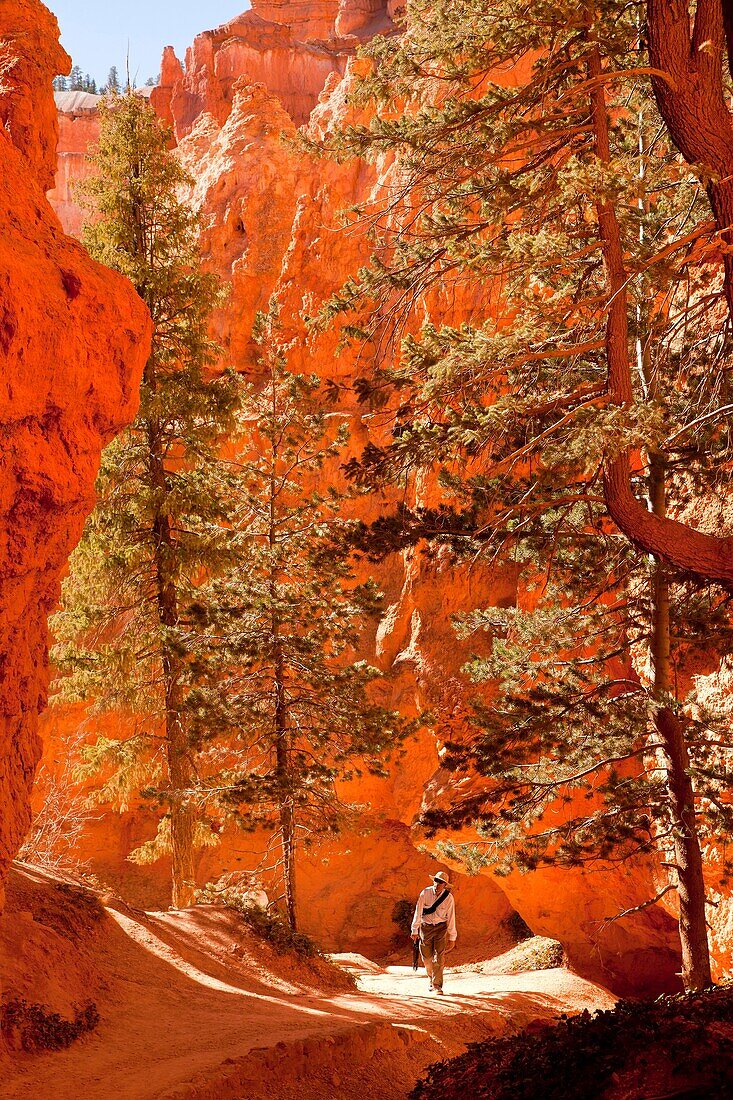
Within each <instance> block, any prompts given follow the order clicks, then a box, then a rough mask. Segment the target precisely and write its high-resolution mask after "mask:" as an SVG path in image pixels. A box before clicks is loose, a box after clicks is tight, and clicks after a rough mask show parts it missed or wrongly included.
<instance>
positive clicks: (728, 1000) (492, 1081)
mask: <svg viewBox="0 0 733 1100" xmlns="http://www.w3.org/2000/svg"><path fill="white" fill-rule="evenodd" d="M732 1014H733V990H731V987H730V986H726V987H724V988H722V989H715V990H712V989H710V990H706V991H704V992H701V993H694V994H685V995H679V996H675V997H660V998H658V999H657V1000H656V1001H642V1002H638V1001H620V1002H619V1003H618V1005H617V1006H616V1007H615V1008H614V1009H611V1010H608V1011H604V1012H596V1013H594V1014H593V1015H591V1014H590V1013H589V1012H587V1011H586V1012H583V1013H581V1014H580V1015H579V1016H574V1017H571V1018H567V1017H561V1019H560V1022H559V1023H558V1024H556V1025H554V1026H553V1025H550V1026H547V1027H545V1028H543V1029H542V1030H541V1031H539V1032H536V1031H534V1032H524V1033H523V1034H522V1035H519V1036H516V1035H513V1036H510V1037H508V1038H500V1039H489V1040H487V1041H486V1042H483V1043H471V1044H469V1047H468V1051H467V1052H466V1054H462V1055H460V1057H458V1058H455V1059H453V1060H452V1061H448V1062H439V1063H437V1064H436V1065H434V1066H431V1067H430V1070H429V1071H428V1075H427V1077H426V1078H425V1079H424V1080H422V1081H420V1082H418V1084H417V1085H416V1087H415V1089H414V1090H413V1092H412V1093H411V1096H412V1100H438V1098H440V1100H458V1098H459V1097H465V1096H470V1097H471V1098H472V1100H587V1098H588V1097H591V1096H593V1097H596V1096H598V1097H600V1096H606V1095H609V1096H611V1095H614V1096H615V1095H616V1092H615V1091H614V1085H620V1086H621V1087H622V1088H624V1093H623V1094H624V1095H634V1096H651V1095H655V1096H656V1095H660V1096H662V1095H664V1096H671V1095H675V1096H676V1095H679V1096H683V1095H684V1096H689V1097H690V1098H693V1097H699V1098H700V1100H702V1098H703V1097H705V1098H707V1097H709V1098H710V1100H715V1098H719V1100H723V1098H724V1097H726V1096H729V1095H730V1089H731V1086H733V1031H732V1030H731V1019H732V1018H733V1015H732ZM687 1090H689V1091H687ZM619 1095H621V1092H619Z"/></svg>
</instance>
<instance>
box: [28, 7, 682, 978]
mask: <svg viewBox="0 0 733 1100" xmlns="http://www.w3.org/2000/svg"><path fill="white" fill-rule="evenodd" d="M393 10H394V9H393V6H392V5H387V4H386V3H383V2H379V0H373V2H372V0H363V2H359V0H323V2H321V3H314V2H312V0H309V2H306V0H303V2H299V0H293V2H287V0H280V2H277V0H271V2H269V3H266V2H264V0H258V2H256V3H255V4H254V8H253V11H252V12H248V13H246V14H245V15H244V16H242V17H241V18H239V19H235V20H233V21H232V22H230V23H228V24H226V25H225V26H223V27H220V28H218V29H217V30H215V31H211V32H207V33H205V34H202V35H200V36H199V37H198V38H197V39H196V41H195V43H194V45H193V46H192V48H191V49H190V50H189V51H188V53H187V57H186V66H185V70H184V68H183V67H182V66H181V65H180V63H179V62H178V60H177V59H176V58H175V56H174V54H173V52H172V51H171V50H167V51H166V53H165V55H164V60H163V70H162V80H161V86H160V87H159V88H157V89H156V90H155V91H154V93H153V96H152V102H153V103H154V105H155V107H156V110H158V112H159V113H160V114H161V116H162V117H164V118H165V119H166V120H167V121H168V122H169V123H170V125H171V126H172V127H173V129H174V133H175V135H176V140H177V144H178V151H179V155H180V157H181V159H182V161H183V163H184V164H185V166H186V167H187V168H188V169H189V171H190V172H191V175H192V177H193V178H194V180H195V185H194V187H193V190H192V195H191V201H192V203H193V204H194V205H195V206H196V208H197V209H199V210H200V212H201V214H202V224H203V232H202V248H203V253H204V257H205V261H206V263H207V264H208V265H209V266H210V267H211V268H212V269H213V270H215V271H216V272H217V273H218V274H219V275H220V277H221V278H222V280H223V281H224V282H225V284H227V285H228V286H229V288H230V294H229V296H228V298H227V300H226V302H225V304H224V305H223V306H222V308H221V309H220V310H219V312H218V314H217V315H216V317H215V326H216V330H217V332H216V334H217V337H218V339H219V340H220V342H221V343H222V346H223V347H224V349H225V353H226V358H227V359H228V360H229V361H230V362H232V363H233V364H234V365H235V366H236V367H237V368H238V369H239V370H244V371H246V370H249V369H251V368H252V367H253V363H254V347H253V344H252V341H251V329H252V322H253V318H254V315H255V312H256V311H257V310H258V309H262V308H264V307H266V305H267V303H268V301H269V299H270V297H271V296H272V295H273V294H274V295H275V296H276V297H277V300H278V302H279V304H280V310H281V316H282V319H283V323H284V326H285V330H286V336H287V337H288V339H292V340H293V341H294V346H293V350H292V352H291V366H292V367H293V369H296V370H303V371H309V372H310V371H316V372H318V373H319V374H320V375H321V376H322V377H324V378H326V379H328V380H330V381H332V382H335V383H337V384H338V383H340V382H349V383H350V382H353V380H354V379H355V378H358V377H360V376H364V375H369V374H370V373H371V372H372V371H373V370H374V368H375V366H377V365H379V363H380V362H381V360H382V358H383V357H384V356H388V355H389V354H390V349H389V348H386V347H375V346H367V347H359V348H351V349H347V350H343V349H342V350H339V351H338V352H337V348H338V346H339V338H340V332H339V331H338V328H337V327H333V328H331V329H330V330H327V331H322V330H315V329H313V328H312V327H310V326H309V325H308V319H309V317H312V316H313V315H314V314H315V313H316V312H317V311H318V308H319V306H320V304H321V303H322V301H323V300H324V299H325V298H326V297H327V296H328V295H329V294H330V293H331V292H332V291H334V290H336V289H338V288H339V287H340V286H341V285H342V284H343V282H344V280H345V279H346V278H347V277H348V276H349V275H350V274H352V273H353V272H354V271H355V270H356V268H358V266H359V265H360V263H362V262H363V260H364V257H365V255H366V250H367V242H366V241H365V235H364V228H363V227H362V226H353V225H352V226H350V227H349V228H346V229H344V227H343V223H342V218H341V211H343V210H344V209H347V208H349V207H351V206H352V205H353V204H355V203H361V202H365V201H368V202H370V203H373V204H375V205H377V206H378V205H379V204H380V203H382V202H383V201H384V195H385V194H386V193H387V192H388V189H389V186H390V181H391V178H392V172H393V166H392V165H391V163H390V162H389V160H386V159H385V160H383V161H381V162H377V163H374V164H365V163H360V162H352V163H349V164H341V165H338V164H334V163H332V162H328V161H315V160H313V159H312V158H311V157H310V156H308V155H307V154H306V153H305V152H303V151H302V150H300V149H299V148H298V147H297V145H296V144H295V142H294V140H293V139H294V138H295V136H296V128H297V126H298V125H300V124H301V123H303V122H306V121H307V123H308V125H309V126H310V127H311V128H312V129H313V130H314V131H316V132H321V133H322V132H325V131H327V130H328V129H329V128H330V127H331V126H332V125H334V123H337V122H341V121H343V120H344V119H345V118H346V117H348V112H349V110H350V108H348V106H347V96H346V93H347V91H348V89H349V87H350V86H351V85H352V83H353V80H354V76H355V72H356V67H357V66H358V64H359V63H358V62H356V61H354V60H353V54H354V51H355V47H356V45H357V43H358V38H359V36H360V35H368V34H369V33H372V32H373V31H374V30H378V29H384V28H385V27H388V26H389V23H388V19H389V16H390V14H393ZM78 121H79V120H78V119H70V118H68V117H63V118H62V126H63V127H64V128H65V133H67V134H68V135H69V137H70V139H71V137H72V136H73V137H74V140H75V141H76V143H77V144H76V145H74V144H73V142H71V141H70V144H69V145H68V146H65V153H64V158H66V159H64V158H62V160H61V163H60V175H59V179H60V180H62V182H63V184H64V186H66V184H67V183H68V179H69V177H72V176H73V175H74V172H75V171H77V170H78V171H82V172H83V167H81V162H79V161H71V160H70V159H68V158H69V157H71V156H73V157H76V156H78V154H79V153H81V152H83V151H84V149H85V148H86V143H87V141H88V136H87V134H86V132H85V130H84V128H83V127H79V128H78V129H74V127H76V126H77V125H78ZM284 139H285V140H284ZM57 189H58V190H57V194H58V195H59V198H58V199H57V209H58V210H59V212H60V213H61V215H62V216H63V217H64V219H65V221H66V224H67V225H68V226H69V227H75V224H76V222H75V218H76V216H77V215H76V213H75V210H74V207H73V202H72V203H71V204H70V203H69V202H68V191H65V192H63V194H64V195H65V196H66V197H65V198H62V197H61V189H60V186H59V183H57ZM479 292H480V290H479V291H477V292H476V293H479ZM475 304H476V302H475V300H474V298H473V296H471V295H469V294H468V293H467V292H466V291H465V290H464V291H463V292H462V294H461V295H459V296H458V297H455V296H453V297H450V299H449V295H448V294H445V295H444V296H442V297H441V296H440V295H438V296H437V297H436V301H435V308H436V310H439V311H441V313H442V314H443V316H444V317H446V319H450V318H452V319H455V320H457V321H459V320H460V318H461V316H464V315H465V314H466V313H467V312H469V311H470V310H471V309H472V308H473V306H474V305H475ZM336 411H338V412H339V413H341V414H342V415H346V416H348V417H349V419H350V425H351V432H352V446H353V449H354V451H355V452H360V451H361V449H362V447H363V445H364V444H365V443H366V442H367V441H368V440H370V439H371V440H374V441H376V442H379V440H380V438H382V437H383V433H384V432H385V431H386V430H388V425H387V423H386V422H385V418H384V417H380V415H379V413H374V412H372V411H369V410H366V409H364V408H362V407H359V406H358V405H357V404H356V402H355V399H354V396H353V392H352V391H350V390H348V389H346V388H344V390H343V392H342V396H341V400H340V404H339V405H338V406H337V410H336ZM404 491H406V492H407V493H408V495H409V497H410V499H411V500H412V501H415V502H418V503H422V504H431V503H435V502H436V499H437V488H436V486H435V485H434V484H433V483H432V481H431V480H430V479H429V478H419V479H418V480H417V482H416V483H414V484H410V485H408V486H407V487H406V488H404ZM399 492H400V493H402V492H403V487H400V490H399ZM390 506H391V502H390V501H389V500H387V499H379V498H374V497H372V498H370V499H369V501H368V504H367V505H365V508H367V509H368V510H366V511H365V512H364V514H363V518H364V519H372V518H374V516H375V515H377V514H378V513H379V511H380V510H386V509H388V508H389V507H390ZM377 579H378V581H379V583H380V585H381V587H382V589H383V591H384V593H385V602H386V611H385V614H384V616H383V619H382V622H381V623H380V624H379V627H378V629H377V630H376V632H375V633H374V635H373V636H372V637H370V638H368V639H366V640H365V645H366V646H367V651H368V654H369V657H370V659H371V660H373V661H375V662H376V663H378V664H380V665H381V667H382V668H384V669H385V671H389V673H390V675H391V678H392V679H391V683H392V702H393V704H395V705H399V706H400V707H401V708H402V709H403V710H405V711H406V712H408V713H409V712H412V711H414V708H415V705H416V703H419V704H422V705H424V704H427V705H432V704H434V703H435V702H440V703H441V705H442V707H443V708H445V709H446V710H448V711H451V710H453V711H454V712H456V713H459V712H460V707H461V699H462V693H463V685H462V681H461V676H460V668H461V666H462V664H463V663H464V662H465V660H466V658H467V656H468V651H467V649H466V648H464V647H462V646H461V645H459V644H458V642H457V640H456V636H455V633H454V631H453V629H452V625H451V619H452V616H453V615H454V614H456V613H460V612H461V611H467V610H469V609H471V608H474V607H477V606H485V605H491V604H496V605H499V606H507V605H509V604H511V603H512V602H514V601H516V599H517V598H518V596H517V588H516V574H515V571H514V569H513V568H511V567H506V566H505V567H501V566H496V567H494V568H490V567H489V566H487V565H480V564H474V565H473V566H472V567H466V566H462V565H461V566H459V565H457V564H456V562H455V561H454V560H453V559H452V558H451V556H450V555H449V554H448V553H447V552H441V553H439V554H437V555H435V556H433V557H430V558H427V557H425V556H424V555H422V554H420V553H416V552H412V551H411V552H407V553H405V554H404V555H394V556H393V557H392V558H391V559H390V560H388V561H387V562H386V563H385V564H384V565H383V566H380V567H379V570H378V575H377ZM51 723H53V729H52V727H51ZM46 728H47V729H48V730H49V744H50V745H55V744H58V742H59V740H60V739H63V737H64V735H65V728H68V726H67V727H65V722H64V717H63V716H62V715H58V716H49V718H48V719H46ZM436 733H437V737H436V736H435V735H434V734H432V733H425V734H423V735H422V737H421V738H420V740H419V741H416V742H414V743H412V744H411V745H409V746H408V748H407V754H406V757H405V758H404V759H403V760H400V761H398V762H397V764H396V765H395V767H394V768H393V775H392V777H391V778H390V779H388V780H382V781H377V780H371V781H370V782H369V784H368V785H364V784H362V786H361V787H359V788H358V790H357V791H356V792H353V793H354V794H355V797H356V798H357V799H358V800H359V801H369V802H370V803H371V805H372V812H371V814H370V816H369V818H368V820H367V821H366V822H365V826H364V830H363V831H362V834H354V835H352V834H349V835H348V837H345V838H342V842H341V843H340V844H339V845H338V846H331V847H330V848H329V847H326V848H323V849H321V850H320V851H319V852H317V853H315V854H313V855H312V857H309V861H308V865H307V868H306V874H305V881H304V882H303V885H302V888H301V896H302V899H303V902H304V906H303V909H304V917H306V921H307V926H308V928H309V930H311V931H314V932H316V933H318V934H320V935H321V937H322V938H323V939H324V940H325V942H326V944H327V945H328V946H331V947H334V948H339V949H347V948H357V949H359V950H364V951H372V952H374V951H382V952H383V951H385V950H386V948H387V947H388V943H389V936H390V935H391V934H392V932H393V931H394V926H393V925H392V924H391V921H390V911H391V907H392V904H393V903H394V901H395V900H399V899H400V898H401V897H409V896H411V894H412V893H414V890H415V889H416V886H417V885H418V884H419V882H420V881H421V880H422V878H423V877H424V876H425V874H426V873H427V870H428V868H429V867H430V866H431V864H430V862H429V860H428V858H427V857H426V856H424V855H421V854H418V853H417V852H416V851H415V845H416V844H419V843H425V838H423V837H421V836H420V835H419V833H416V831H415V829H414V826H413V821H414V819H415V817H416V815H417V813H418V811H419V809H420V805H421V802H422V803H424V804H425V805H435V804H439V803H440V802H441V801H443V800H445V799H450V798H453V797H456V796H458V795H460V794H461V793H465V789H466V788H465V784H466V782H469V781H468V780H466V779H462V778H461V777H456V776H453V775H450V774H449V773H446V772H444V771H442V770H441V768H440V752H439V749H440V741H439V735H440V730H437V731H436ZM146 830H147V831H146ZM148 835H150V823H149V822H146V820H145V818H144V815H140V814H137V815H128V816H127V817H126V818H125V819H124V820H123V821H122V822H121V823H117V824H115V823H114V821H112V822H105V823H103V824H101V825H99V826H97V827H93V828H91V829H90V831H89V834H88V838H87V848H86V853H85V854H87V855H91V856H93V859H94V863H95V866H99V867H101V868H102V870H103V873H104V874H105V875H106V876H107V877H109V878H111V879H112V880H114V881H115V882H118V883H123V882H124V888H125V889H126V890H128V891H132V892H133V893H136V896H137V897H138V900H140V901H145V900H146V898H148V897H149V896H150V891H151V890H152V891H153V893H154V894H155V900H156V901H158V902H160V901H161V900H162V898H161V891H162V883H163V874H164V870H161V872H160V878H158V877H157V875H156V877H154V878H152V879H151V877H150V872H149V871H146V872H145V874H144V875H142V874H141V872H140V871H139V870H137V869H133V868H131V867H130V865H129V864H127V865H125V863H124V855H125V853H126V851H129V848H130V847H131V846H133V844H134V843H135V842H137V841H138V840H140V839H143V838H144V837H145V836H148ZM463 839H470V835H467V836H466V837H464V838H463ZM429 843H430V844H431V845H434V844H435V840H434V839H433V840H430V841H429ZM256 847H257V844H256V843H250V841H249V838H248V840H247V843H243V842H242V838H241V837H238V836H236V835H234V834H232V835H229V834H227V835H226V836H225V838H224V842H223V844H222V845H221V846H220V847H219V848H218V849H213V850H208V851H207V852H205V853H204V854H203V855H202V857H201V864H200V867H199V875H200V879H201V881H205V880H206V879H207V878H215V877H217V876H218V875H219V874H221V873H222V872H224V871H232V870H237V869H238V868H243V867H246V866H248V865H251V864H252V862H253V861H252V857H251V853H247V852H245V853H242V849H250V848H256ZM433 866H434V864H433ZM655 875H656V871H655V868H654V867H653V866H651V865H650V864H649V863H639V864H636V865H633V866H632V865H626V866H624V867H621V868H618V867H605V868H603V870H602V871H599V870H594V871H593V872H591V873H584V872H581V871H573V872H568V871H555V870H553V871H543V872H537V873H535V874H532V875H522V876H520V875H516V876H513V877H512V878H511V879H509V880H496V879H494V878H493V877H491V876H481V877H480V878H478V879H467V878H463V877H461V878H460V880H459V882H460V885H459V893H458V898H459V909H460V908H461V906H463V911H464V913H465V914H466V916H465V920H466V924H467V931H470V934H471V936H473V937H474V938H475V939H476V940H480V939H483V940H486V939H491V938H492V937H494V936H497V935H498V936H500V935H501V934H502V928H503V929H505V930H506V928H507V927H508V925H507V922H511V921H512V920H514V919H515V917H514V916H513V914H514V912H515V911H517V912H518V913H519V914H520V915H521V917H522V918H523V919H524V920H525V921H526V922H527V923H528V924H529V925H530V926H531V928H532V929H533V930H534V931H535V932H536V933H538V934H543V935H548V936H552V937H556V938H558V939H560V940H561V941H562V942H563V944H564V945H565V947H566V949H567V950H568V952H569V956H570V959H571V961H572V962H573V963H574V964H575V965H577V966H578V967H579V968H580V969H581V970H582V972H583V973H585V974H589V975H592V976H594V977H596V978H598V979H599V980H602V981H604V982H610V983H612V984H613V985H614V986H615V988H616V989H619V990H622V991H624V992H651V991H656V990H661V989H664V988H670V987H673V986H674V983H675V978H674V973H675V971H676V969H677V966H678V960H677V950H678V948H677V940H676V934H675V922H674V918H673V915H672V914H671V913H669V912H666V911H665V910H664V909H662V908H656V909H652V910H646V911H644V912H643V913H639V914H636V915H635V916H632V917H631V918H629V919H627V920H625V921H623V922H618V923H612V924H605V923H604V922H605V918H607V917H610V916H613V915H614V914H615V913H617V912H618V911H620V910H621V909H631V908H633V907H635V906H637V905H639V904H640V903H642V902H643V901H645V900H646V899H647V898H649V897H650V896H652V895H653V894H654V893H655V892H656V889H655V885H654V883H655Z"/></svg>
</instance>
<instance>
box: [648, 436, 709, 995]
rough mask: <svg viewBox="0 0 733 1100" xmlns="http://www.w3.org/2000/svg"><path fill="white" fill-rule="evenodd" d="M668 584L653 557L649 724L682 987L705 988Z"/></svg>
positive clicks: (655, 493) (659, 484) (696, 846)
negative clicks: (673, 882) (673, 691)
mask: <svg viewBox="0 0 733 1100" xmlns="http://www.w3.org/2000/svg"><path fill="white" fill-rule="evenodd" d="M650 490H651V492H650V498H651V504H652V508H653V510H654V512H655V513H656V514H662V515H664V513H665V512H666V500H665V483H664V465H663V463H662V461H661V459H659V458H658V457H656V456H652V458H651V474H650ZM669 612H670V607H669V582H668V580H667V576H666V570H665V566H664V565H663V564H662V563H661V562H659V561H656V562H655V564H654V580H653V604H652V613H653V625H652V660H653V664H654V685H653V694H654V698H655V701H656V702H657V703H658V704H660V705H658V706H657V708H656V709H655V713H654V725H655V728H656V731H657V734H658V737H659V741H660V743H661V745H662V749H661V750H660V752H661V756H662V759H663V763H664V770H665V783H666V788H667V792H666V793H667V800H668V808H669V815H670V819H671V826H672V833H673V844H674V864H675V873H676V876H677V891H678V895H679V906H680V920H679V927H680V944H681V948H682V981H683V984H684V987H685V989H687V990H692V989H704V988H705V987H706V986H709V985H711V984H712V978H711V974H710V951H709V947H708V931H707V920H706V917H705V878H704V875H703V860H702V852H701V850H700V838H699V835H698V831H697V820H696V814H695V792H694V789H693V786H692V780H691V778H690V773H689V768H690V757H689V752H688V749H687V743H686V740H685V730H684V726H683V724H682V722H681V721H680V719H679V718H678V717H677V715H676V714H675V713H674V711H673V710H671V709H670V708H669V707H668V706H666V705H665V702H666V700H667V699H668V698H669V694H670V687H671V677H670V614H669Z"/></svg>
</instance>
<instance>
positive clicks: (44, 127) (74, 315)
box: [0, 0, 150, 887]
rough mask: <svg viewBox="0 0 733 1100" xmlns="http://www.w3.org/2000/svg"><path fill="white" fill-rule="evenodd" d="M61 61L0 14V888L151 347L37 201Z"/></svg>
mask: <svg viewBox="0 0 733 1100" xmlns="http://www.w3.org/2000/svg"><path fill="white" fill-rule="evenodd" d="M69 66H70V61H69V58H68V57H67V55H66V54H65V53H64V51H63V50H62V49H61V47H60V46H59V44H58V26H57V24H56V20H55V19H54V17H53V16H52V15H51V14H50V13H49V12H48V11H47V9H46V8H45V7H44V6H43V5H42V4H41V3H39V2H38V0H6V2H4V3H3V4H2V5H0V74H1V76H2V81H1V83H0V118H2V120H3V122H4V129H3V128H0V161H1V162H2V171H1V172H0V224H2V227H3V229H2V233H1V234H0V366H1V378H2V385H1V386H0V438H1V443H0V516H1V520H0V532H1V534H0V617H1V619H2V623H3V631H2V640H0V762H1V763H0V807H1V808H2V813H1V814H0V887H1V884H2V880H3V879H4V875H5V872H6V870H7V866H8V863H9V861H10V860H11V859H12V858H13V856H14V855H15V852H16V851H17V849H18V846H19V844H20V841H21V839H22V837H23V835H24V833H25V831H26V829H27V826H28V823H29V819H30V809H29V795H30V788H31V785H32V782H33V773H34V769H35V766H36V763H37V760H38V757H39V755H40V741H39V739H38V736H37V733H36V727H37V719H38V712H39V710H40V709H42V707H43V705H44V702H45V693H46V682H47V667H46V616H47V614H48V612H49V611H50V610H51V609H52V608H53V606H54V604H55V602H56V600H57V597H58V582H59V577H60V575H61V572H62V570H63V568H64V565H65V562H66V558H67V555H68V553H69V551H70V550H71V549H72V547H73V546H74V543H75V542H76V540H77V539H78V536H79V534H80V532H81V528H82V525H83V522H84V519H85V517H86V515H87V514H88V512H89V511H90V509H91V507H92V505H93V485H94V478H95V474H96V470H97V466H98V461H99V454H100V450H101V448H102V446H103V445H104V444H105V443H106V442H107V441H108V440H109V439H110V438H111V437H112V436H113V435H114V433H115V432H116V431H118V430H119V429H120V428H121V427H122V426H123V425H124V424H125V423H127V422H128V421H129V420H130V418H131V417H132V416H133V415H134V412H135V408H136V404H137V385H138V382H139V377H140V373H141V371H142V367H143V364H144V361H145V359H146V356H147V352H148V347H149V340H150V320H149V317H148V315H147V311H146V310H145V309H144V307H143V305H142V303H141V302H140V300H139V299H138V298H137V296H136V295H135V294H134V292H133V291H132V288H131V287H130V286H129V284H127V283H126V282H125V281H124V280H123V279H122V278H120V277H119V276H117V275H113V274H112V273H111V272H109V271H107V270H106V269H104V268H102V267H100V265H98V264H96V263H93V262H92V261H91V260H90V259H89V257H88V256H87V254H86V253H85V252H84V250H83V249H82V248H81V247H80V245H79V244H77V242H76V241H73V240H71V239H70V238H69V237H66V236H65V235H64V233H63V232H62V229H61V226H60V225H59V223H58V220H57V218H56V217H55V215H54V213H53V211H52V210H51V208H50V206H49V205H48V202H47V201H46V198H45V196H44V190H45V189H46V188H48V187H49V186H50V183H51V182H52V179H53V170H54V166H55V145H56V133H57V124H56V109H55V106H54V100H53V94H52V89H51V80H52V77H53V76H54V75H55V74H56V73H59V72H63V71H64V70H68V68H69Z"/></svg>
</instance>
